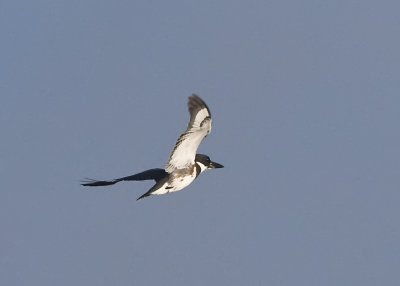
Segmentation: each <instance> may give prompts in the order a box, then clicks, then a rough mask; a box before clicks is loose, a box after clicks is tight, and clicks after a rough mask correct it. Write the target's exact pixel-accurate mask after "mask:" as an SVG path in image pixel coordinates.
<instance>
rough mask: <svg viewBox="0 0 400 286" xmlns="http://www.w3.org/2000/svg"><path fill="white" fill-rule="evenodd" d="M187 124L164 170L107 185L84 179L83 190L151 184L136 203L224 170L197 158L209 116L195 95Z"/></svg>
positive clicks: (209, 161)
mask: <svg viewBox="0 0 400 286" xmlns="http://www.w3.org/2000/svg"><path fill="white" fill-rule="evenodd" d="M188 108H189V113H190V121H189V124H188V127H187V129H186V131H185V132H183V133H182V135H181V136H180V137H179V138H178V140H177V142H176V144H175V147H174V149H173V150H172V153H171V155H170V157H169V160H168V163H167V165H166V167H165V169H161V168H155V169H150V170H147V171H144V172H141V173H138V174H135V175H131V176H126V177H122V178H118V179H113V180H109V181H96V180H93V179H85V180H84V181H83V182H82V186H89V187H98V186H109V185H114V184H116V183H118V182H121V181H144V180H154V181H155V185H154V186H153V187H151V188H150V190H148V191H147V192H146V193H144V194H143V195H141V196H140V197H139V198H138V199H137V200H140V199H142V198H145V197H148V196H150V195H163V194H168V193H172V192H177V191H180V190H182V189H183V188H185V187H187V186H188V185H190V184H191V183H192V182H193V181H194V179H196V178H197V177H198V176H199V175H200V174H201V173H202V172H204V171H206V170H209V169H215V168H223V167H224V166H223V165H221V164H219V163H216V162H213V161H211V160H210V157H208V156H207V155H203V154H196V152H197V149H198V147H199V145H200V143H201V142H202V141H203V139H204V138H205V137H207V135H208V134H210V132H211V122H212V120H211V113H210V109H209V108H208V106H207V104H206V103H205V102H204V101H203V100H202V99H201V98H200V97H199V96H198V95H196V94H193V95H192V96H190V97H189V101H188Z"/></svg>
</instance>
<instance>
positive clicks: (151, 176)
mask: <svg viewBox="0 0 400 286" xmlns="http://www.w3.org/2000/svg"><path fill="white" fill-rule="evenodd" d="M167 175H168V173H167V172H165V170H164V169H158V168H156V169H150V170H147V171H144V172H141V173H138V174H135V175H131V176H126V177H122V178H118V179H114V180H110V181H97V180H93V179H85V180H84V181H82V184H81V185H82V186H88V187H99V186H109V185H114V184H115V183H118V182H121V181H145V180H155V181H156V182H158V181H160V180H162V179H163V178H165V177H166V176H167Z"/></svg>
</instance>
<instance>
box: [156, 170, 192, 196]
mask: <svg viewBox="0 0 400 286" xmlns="http://www.w3.org/2000/svg"><path fill="white" fill-rule="evenodd" d="M195 178H196V175H195V174H194V175H193V176H186V177H182V178H175V179H174V180H173V181H172V182H170V183H165V184H164V185H163V186H162V187H161V188H159V189H157V190H156V191H154V192H152V193H151V194H152V195H164V194H168V193H173V192H178V191H181V190H182V189H183V188H186V187H187V186H189V185H190V184H191V183H192V182H193V181H194V179H195ZM170 186H174V187H172V188H167V187H170Z"/></svg>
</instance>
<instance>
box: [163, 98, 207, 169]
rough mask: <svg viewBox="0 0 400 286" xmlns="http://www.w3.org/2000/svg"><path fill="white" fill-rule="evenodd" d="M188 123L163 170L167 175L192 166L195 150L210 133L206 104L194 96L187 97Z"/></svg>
mask: <svg viewBox="0 0 400 286" xmlns="http://www.w3.org/2000/svg"><path fill="white" fill-rule="evenodd" d="M188 107H189V113H190V121H189V124H188V127H187V129H186V131H185V132H184V133H183V134H182V135H181V136H180V137H179V138H178V141H177V142H176V144H175V147H174V149H173V150H172V153H171V156H170V158H169V161H168V164H167V166H166V168H165V170H166V171H167V172H168V173H171V172H173V171H174V170H175V169H182V168H185V167H187V166H188V165H190V164H194V159H195V156H196V152H197V148H198V147H199V145H200V143H201V142H202V141H203V139H204V138H205V137H206V136H207V135H208V134H209V133H210V132H211V122H212V120H211V113H210V110H209V108H208V106H207V104H206V103H205V102H204V101H203V100H202V99H201V98H200V97H199V96H197V95H196V94H193V95H192V96H190V97H189V102H188Z"/></svg>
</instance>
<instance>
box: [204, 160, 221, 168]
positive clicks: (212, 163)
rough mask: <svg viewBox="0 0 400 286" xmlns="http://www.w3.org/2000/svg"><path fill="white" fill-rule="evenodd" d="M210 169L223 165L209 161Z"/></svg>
mask: <svg viewBox="0 0 400 286" xmlns="http://www.w3.org/2000/svg"><path fill="white" fill-rule="evenodd" d="M208 167H209V168H210V169H217V168H223V167H224V166H223V165H221V164H219V163H217V162H212V161H211V162H210V165H209V166H208Z"/></svg>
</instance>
